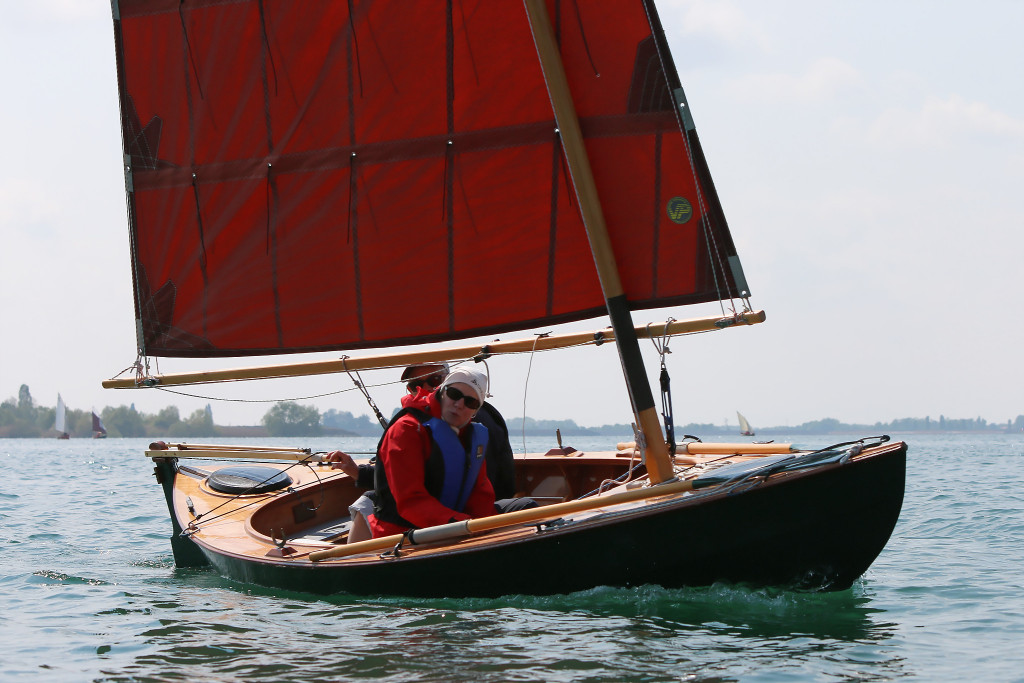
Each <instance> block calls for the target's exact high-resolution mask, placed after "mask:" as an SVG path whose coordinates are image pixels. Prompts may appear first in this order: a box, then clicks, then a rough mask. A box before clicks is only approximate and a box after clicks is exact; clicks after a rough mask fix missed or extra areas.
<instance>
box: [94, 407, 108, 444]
mask: <svg viewBox="0 0 1024 683" xmlns="http://www.w3.org/2000/svg"><path fill="white" fill-rule="evenodd" d="M92 438H94V439H105V438H107V428H106V427H104V426H103V420H102V419H101V418H100V416H99V415H97V414H96V412H95V411H93V414H92Z"/></svg>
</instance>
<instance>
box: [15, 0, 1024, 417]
mask: <svg viewBox="0 0 1024 683" xmlns="http://www.w3.org/2000/svg"><path fill="white" fill-rule="evenodd" d="M0 3H2V6H3V15H4V20H3V22H2V23H0V73H2V81H0V93H2V97H3V103H2V104H0V131H2V136H3V137H2V140H3V154H2V157H0V158H2V161H3V163H2V164H0V237H2V243H0V315H2V318H0V320H2V327H0V329H2V334H0V399H4V398H8V397H13V396H16V395H17V393H18V387H19V386H20V385H21V384H28V385H29V387H30V389H31V391H32V394H33V396H34V397H35V398H36V400H37V401H38V402H39V403H41V404H44V405H51V406H52V405H55V404H56V400H57V393H58V392H60V393H61V395H62V396H63V398H64V401H65V403H67V405H68V406H69V407H71V408H80V409H86V410H88V409H89V408H96V409H97V410H99V409H100V408H102V407H103V406H106V405H121V404H128V403H134V404H135V405H136V407H137V408H138V409H139V410H142V411H144V412H155V411H156V410H158V409H159V408H162V407H164V406H166V405H177V406H178V407H179V409H180V411H181V413H182V416H183V417H184V416H186V415H188V414H189V413H191V412H192V411H194V410H196V409H198V408H201V407H203V406H205V405H206V404H207V403H208V402H209V403H212V408H213V413H214V418H215V421H216V422H218V423H220V424H256V423H258V422H259V419H260V417H261V416H262V415H263V414H264V413H265V412H266V410H267V409H268V408H269V407H270V405H272V403H266V402H263V403H261V402H245V403H243V402H225V401H211V400H210V399H209V398H207V397H216V398H233V399H248V400H257V401H258V400H270V401H272V400H275V399H286V398H296V397H303V396H310V395H313V394H322V393H328V392H338V391H343V392H344V393H340V394H336V395H333V396H330V397H324V398H320V399H315V400H311V401H308V402H307V403H309V404H312V405H316V406H317V407H318V408H319V409H321V410H327V409H328V408H336V409H338V410H348V411H351V412H354V413H356V414H361V413H367V412H369V411H368V409H367V407H366V403H365V401H364V400H363V399H362V397H361V395H359V394H358V393H357V392H355V391H351V388H352V383H351V381H350V380H349V379H348V378H347V377H345V376H333V377H329V378H317V379H306V380H291V381H288V382H246V383H236V384H233V385H231V386H203V387H192V388H184V389H182V391H185V392H188V393H193V394H198V395H201V396H202V398H192V397H185V396H180V395H176V394H169V393H165V392H160V391H152V390H145V391H114V390H104V389H102V388H101V387H100V382H101V380H103V379H106V378H108V377H111V376H113V375H115V374H117V373H118V372H119V371H121V370H122V369H124V368H125V367H127V366H129V365H131V364H132V363H133V362H134V360H135V335H134V321H133V318H134V314H133V306H132V298H131V276H130V269H129V261H128V232H127V226H126V218H125V199H124V178H123V175H122V171H121V140H120V132H119V130H120V129H119V122H118V104H117V88H116V75H115V66H114V51H113V32H112V24H111V19H110V9H109V4H108V3H106V2H101V1H100V0H34V1H33V2H13V1H12V0H0ZM659 8H660V12H661V16H662V21H663V23H664V25H665V28H666V31H667V33H668V37H669V42H670V44H671V46H672V50H673V54H674V58H675V60H676V66H677V68H678V70H679V73H680V77H681V80H682V82H683V86H684V88H685V90H686V94H687V97H688V99H689V102H690V105H691V108H692V111H693V115H694V119H695V122H696V125H697V130H698V132H699V134H700V136H701V141H702V143H703V146H704V150H705V153H706V155H707V157H708V163H709V165H710V167H711V172H712V175H713V176H714V178H715V182H716V185H717V187H718V191H719V195H720V197H721V199H722V203H723V205H724V207H725V212H726V216H727V218H728V220H729V223H730V227H731V229H732V233H733V237H734V239H735V241H736V244H737V248H738V250H739V254H740V258H741V260H742V262H743V265H744V269H745V271H746V275H747V279H748V281H749V284H750V288H751V291H752V292H753V304H754V306H755V307H757V308H763V309H764V310H765V311H766V312H767V315H768V321H767V322H766V323H765V324H763V325H759V326H756V327H752V328H747V329H738V330H730V331H727V332H722V333H716V334H711V335H699V336H696V337H687V338H680V339H677V340H675V341H673V342H672V344H671V346H670V348H671V349H672V354H671V355H670V356H669V357H668V358H669V371H670V373H671V375H672V378H673V398H674V401H675V413H676V421H677V423H681V424H684V423H687V422H691V421H693V422H714V423H719V424H721V423H723V422H725V421H726V420H728V421H729V422H730V423H735V421H736V418H735V411H736V410H740V411H741V412H743V413H744V414H745V415H746V416H747V417H748V418H749V419H750V420H751V422H753V423H754V426H755V427H756V426H758V425H763V426H769V425H787V424H788V425H795V424H799V423H802V422H805V421H808V420H817V419H821V418H826V417H834V418H838V419H840V420H842V421H845V422H860V423H873V422H876V421H889V420H891V419H894V418H899V417H925V416H931V417H932V418H933V419H937V418H938V417H939V415H945V416H946V417H956V418H964V417H970V418H973V417H982V418H984V419H986V420H989V421H990V422H1005V421H1007V420H1009V419H1012V418H1014V417H1015V416H1017V415H1019V414H1022V413H1024V370H1022V362H1021V355H1022V354H1021V343H1022V341H1024V322H1022V311H1021V306H1020V304H1019V301H1018V299H1017V294H1018V293H1019V291H1020V289H1021V285H1022V284H1024V275H1022V272H1021V271H1022V262H1021V257H1022V255H1024V203H1022V197H1024V190H1022V187H1021V186H1022V185H1024V40H1022V39H1021V31H1022V30H1024V2H1016V1H1011V0H1008V1H1005V2H997V1H992V0H981V1H978V2H973V3H963V2H940V1H933V2H924V1H921V2H910V1H893V0H887V1H867V2H863V1H862V2H810V1H796V0H794V1H791V2H787V1H782V0H776V1H773V2H763V1H762V0H749V1H732V0H713V1H712V0H696V1H688V0H677V1H675V2H671V1H668V2H661V3H659ZM714 312H715V311H714V309H712V310H710V311H709V310H708V309H705V308H697V309H690V310H688V309H683V310H674V311H671V312H669V314H670V315H672V316H673V317H675V318H685V317H691V316H693V315H702V314H706V313H714ZM661 319H664V315H662V317H661ZM647 320H648V319H647V316H646V315H638V316H637V322H638V323H640V322H647ZM604 324H605V323H604V322H600V323H595V324H593V325H590V326H580V325H575V326H573V329H590V328H593V327H600V326H603V325H604ZM538 331H546V330H538ZM520 336H529V333H527V334H526V335H508V336H507V337H506V338H518V337H520ZM641 343H642V347H643V349H644V352H645V355H646V357H647V360H648V367H649V370H650V372H651V374H652V376H654V377H656V372H657V362H658V361H657V357H656V355H655V354H654V353H653V347H652V345H651V344H650V343H649V342H641ZM353 355H366V354H363V353H357V354H353ZM334 356H335V357H336V356H337V354H334ZM320 357H323V356H320ZM274 360H277V361H281V360H292V359H274ZM259 362H261V361H256V362H254V361H253V360H252V359H249V360H244V361H242V362H241V363H240V364H242V365H255V364H258V363H259ZM227 365H228V363H226V362H225V361H223V360H220V361H214V362H205V363H203V362H198V361H182V360H179V361H173V362H172V361H163V362H162V363H161V369H163V370H165V371H186V370H195V369H207V368H219V367H225V366H227ZM528 368H529V369H530V374H529V381H528V382H527V381H526V375H527V369H528ZM490 370H491V374H492V378H493V379H492V393H493V394H494V398H493V400H492V402H493V403H494V404H495V405H496V406H498V407H499V408H500V409H501V410H502V412H503V413H504V414H505V415H506V417H512V416H518V415H522V414H523V404H524V401H525V404H526V414H528V415H530V416H531V417H538V418H552V419H562V418H571V419H574V420H576V421H577V422H578V423H580V424H583V425H598V424H605V423H612V422H628V421H630V415H629V409H628V401H627V399H626V395H625V389H624V383H623V380H622V376H621V371H620V370H619V368H618V364H617V356H616V354H615V351H614V349H612V348H610V347H609V346H605V347H602V348H600V349H583V350H578V351H570V352H563V353H545V354H538V355H537V356H536V357H535V358H533V359H532V366H531V365H530V358H529V357H527V356H523V357H516V358H513V359H496V360H493V361H491V363H490ZM394 374H395V373H394V372H392V373H374V374H367V375H364V377H363V379H364V380H365V381H366V382H367V384H371V385H372V384H376V383H383V382H389V381H391V380H393V379H395V378H394V377H393V375H394ZM372 391H373V395H374V398H375V399H376V400H377V403H378V404H379V405H380V406H381V408H382V409H383V410H384V411H385V412H386V413H390V411H391V410H392V408H393V407H394V406H395V405H396V404H397V397H398V396H399V392H400V390H399V387H397V386H395V385H390V386H382V387H374V388H373V389H372Z"/></svg>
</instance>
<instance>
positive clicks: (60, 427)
mask: <svg viewBox="0 0 1024 683" xmlns="http://www.w3.org/2000/svg"><path fill="white" fill-rule="evenodd" d="M66 412H67V408H65V407H64V399H62V398H61V397H60V394H57V418H56V420H55V421H54V424H53V428H54V429H56V430H57V431H58V432H60V433H61V434H67V431H68V430H67V420H66V417H65V413H66Z"/></svg>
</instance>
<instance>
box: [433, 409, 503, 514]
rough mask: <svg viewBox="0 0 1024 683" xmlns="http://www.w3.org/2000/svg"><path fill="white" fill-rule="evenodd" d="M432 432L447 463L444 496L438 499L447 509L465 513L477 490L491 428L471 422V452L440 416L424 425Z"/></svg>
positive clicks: (445, 466) (443, 484)
mask: <svg viewBox="0 0 1024 683" xmlns="http://www.w3.org/2000/svg"><path fill="white" fill-rule="evenodd" d="M423 426H425V427H427V428H428V429H429V430H430V436H431V438H432V439H433V441H434V443H435V444H437V445H438V447H440V449H441V457H442V458H443V460H444V480H443V482H442V483H441V495H439V496H437V499H438V500H440V501H441V504H442V505H444V506H445V507H450V508H451V509H452V510H458V511H459V512H462V509H463V508H464V507H466V501H467V500H469V493H470V491H472V490H473V484H475V483H476V478H477V475H479V474H480V466H481V465H483V463H484V454H485V453H486V452H487V427H484V426H483V425H482V424H480V423H478V422H470V423H469V427H470V429H472V430H473V431H472V434H471V435H470V446H469V451H468V452H467V451H466V449H465V448H464V447H463V445H462V441H460V440H459V435H458V434H456V433H455V430H454V429H452V428H451V427H450V426H449V425H448V423H447V422H445V421H444V420H442V419H441V418H439V417H432V418H430V419H429V420H427V421H425V422H424V423H423Z"/></svg>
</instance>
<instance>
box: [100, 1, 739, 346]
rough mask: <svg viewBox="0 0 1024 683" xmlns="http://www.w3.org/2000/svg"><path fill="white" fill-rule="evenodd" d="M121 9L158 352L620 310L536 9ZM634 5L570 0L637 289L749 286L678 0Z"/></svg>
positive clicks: (621, 241) (699, 290)
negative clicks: (683, 56)
mask: <svg viewBox="0 0 1024 683" xmlns="http://www.w3.org/2000/svg"><path fill="white" fill-rule="evenodd" d="M114 4H115V34H116V36H117V41H116V45H117V50H118V68H119V87H120V96H121V110H122V129H123V140H124V146H125V150H124V151H125V155H126V160H127V165H128V169H127V173H126V188H127V192H128V202H129V221H130V230H131V233H132V240H131V244H132V259H133V263H134V274H135V278H136V313H137V318H138V319H139V320H140V324H139V328H140V330H141V334H142V336H141V339H140V343H139V347H140V349H142V351H143V352H144V354H146V355H153V356H181V357H215V356H216V357H226V356H246V355H266V354H282V353H297V352H310V351H327V350H340V349H358V348H374V347H382V346H389V345H404V344H417V343H426V342H432V341H444V340H451V339H459V338H467V337H472V336H478V335H486V334H497V333H504V332H508V331H513V330H524V329H529V328H532V327H538V326H545V325H552V324H557V323H561V322H570V321H576V320H582V319H587V318H591V317H595V316H598V315H601V314H602V312H603V310H604V298H603V296H602V292H601V288H600V286H599V282H598V279H597V274H596V272H595V270H594V268H593V266H592V258H591V256H590V253H589V247H588V244H587V238H586V234H585V231H584V229H583V222H582V218H581V215H580V207H579V204H578V202H577V201H576V199H575V197H572V196H571V191H570V189H569V188H568V185H569V184H568V181H567V178H566V177H565V173H566V172H567V171H566V169H565V167H564V166H565V161H564V158H562V157H561V155H560V152H558V147H559V145H558V140H557V132H556V124H555V117H554V114H553V112H552V109H551V104H550V102H549V100H548V94H547V92H546V89H545V85H544V79H543V75H542V73H541V70H540V67H539V65H538V63H537V56H536V52H535V49H534V46H533V43H532V38H531V36H530V29H529V26H528V22H527V21H526V17H525V16H524V12H523V8H522V6H521V5H519V4H518V3H494V2H483V1H480V2H472V1H470V0H466V1H464V2H461V3H459V5H458V8H457V10H456V9H453V7H454V6H453V5H452V4H451V3H448V2H443V1H441V0H434V1H432V2H421V3H414V4H410V3H402V2H398V1H397V0H391V1H388V0H378V1H377V2H373V3H369V2H353V3H337V2H328V1H327V0H309V1H308V2H306V3H304V4H303V11H302V12H295V11H294V8H292V7H291V6H290V5H289V3H286V2H283V1H280V0H277V1H275V0H263V1H262V2H258V1H257V0H251V1H249V0H239V1H237V2H230V3H224V2H218V1H204V2H189V3H187V4H186V5H184V6H182V5H180V3H177V2H167V1H155V0H132V1H129V0H121V1H120V2H115V3H114ZM615 5H616V7H615V8H614V11H606V9H609V8H603V9H602V11H601V12H597V11H591V10H588V9H587V8H582V9H583V11H582V12H581V13H579V14H578V15H577V13H578V12H579V11H580V8H576V9H575V10H574V9H572V8H569V7H566V3H555V2H550V3H547V8H548V11H549V12H550V13H552V14H553V17H554V19H555V24H556V25H557V27H558V28H557V31H558V41H559V46H560V47H559V49H560V51H561V57H562V60H563V62H564V63H565V70H566V75H567V78H568V79H569V81H570V84H571V86H572V90H573V92H574V96H575V105H576V109H577V112H578V115H579V119H580V129H581V132H582V135H583V139H584V142H585V145H586V147H587V155H588V156H589V158H590V159H591V164H592V167H593V174H594V177H595V182H596V184H597V186H598V189H599V191H600V193H601V197H602V203H603V204H604V206H605V214H606V221H607V224H608V232H609V235H610V239H611V243H612V247H613V249H614V251H615V254H616V259H617V260H618V262H619V265H620V269H619V270H620V277H621V279H622V288H623V290H624V292H625V294H626V295H627V299H628V301H629V307H630V309H632V310H637V309H643V308H655V307H664V306H675V305H684V304H690V303H701V302H707V301H714V300H718V299H721V298H725V297H728V296H729V295H730V294H732V295H735V294H737V293H738V290H739V289H740V288H738V287H737V279H738V277H737V275H736V274H737V273H739V274H741V271H739V270H737V268H736V267H730V266H729V264H730V263H732V262H733V261H734V260H735V257H736V254H735V249H734V246H733V244H732V240H731V237H729V236H728V229H727V227H725V224H724V217H722V216H721V212H720V210H718V209H717V199H716V198H714V192H713V187H712V186H711V184H710V175H709V174H708V173H707V170H706V164H705V163H704V161H703V157H702V155H701V154H700V150H699V147H697V148H696V154H695V153H694V150H693V147H694V145H693V142H694V140H695V133H691V134H690V135H688V134H687V132H686V131H684V130H683V129H681V127H680V120H679V116H678V114H677V112H676V109H677V107H675V106H674V97H673V94H672V93H673V89H674V86H675V85H676V84H677V81H678V79H677V78H675V76H674V73H671V74H667V73H666V68H668V70H669V71H673V72H674V67H671V64H670V62H669V65H668V67H666V62H665V59H664V56H663V54H662V53H663V51H664V50H665V49H666V48H665V47H664V46H663V45H662V44H660V43H659V39H658V38H657V36H655V35H654V34H653V33H652V24H651V21H650V20H649V17H648V11H652V12H653V8H652V7H647V6H646V3H643V2H637V1H636V0H629V1H626V0H616V2H615ZM350 6H351V7H352V8H353V10H352V15H351V16H350V15H349V7H350ZM567 12H569V13H571V14H565V13H567ZM559 13H562V14H565V16H561V14H559ZM499 30H500V36H501V39H500V40H497V39H495V38H494V36H495V35H496V33H497V32H498V31H499ZM658 30H660V27H659V29H658ZM254 67H256V68H254ZM670 76H671V77H670ZM553 149H554V152H553ZM553 153H554V154H555V156H554V157H553ZM737 263H738V262H737Z"/></svg>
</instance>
